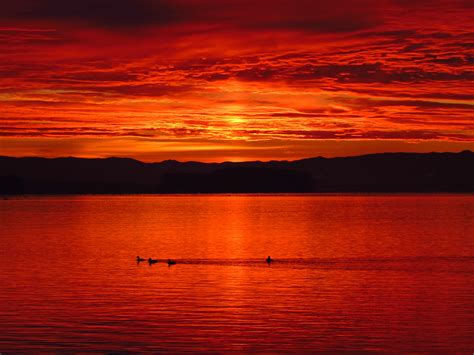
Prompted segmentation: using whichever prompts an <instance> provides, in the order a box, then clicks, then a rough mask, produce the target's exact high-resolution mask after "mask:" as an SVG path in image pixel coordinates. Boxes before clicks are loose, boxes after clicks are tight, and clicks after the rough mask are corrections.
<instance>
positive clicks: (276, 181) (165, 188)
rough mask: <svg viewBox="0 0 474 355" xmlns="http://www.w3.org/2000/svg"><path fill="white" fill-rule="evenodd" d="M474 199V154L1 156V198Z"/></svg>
mask: <svg viewBox="0 0 474 355" xmlns="http://www.w3.org/2000/svg"><path fill="white" fill-rule="evenodd" d="M245 192H250V193H259V192H262V193H271V192H301V193H304V192H474V153H473V152H471V151H462V152H459V153H436V152H433V153H377V154H366V155H359V156H348V157H336V158H325V157H314V158H305V159H300V160H294V161H287V160H281V161H280V160H273V161H268V162H262V161H247V162H222V163H202V162H196V161H188V162H179V161H176V160H165V161H162V162H155V163H145V162H141V161H139V160H136V159H133V158H119V157H110V158H75V157H61V158H42V157H20V158H18V157H7V156H0V194H109V193H110V194H119V193H245Z"/></svg>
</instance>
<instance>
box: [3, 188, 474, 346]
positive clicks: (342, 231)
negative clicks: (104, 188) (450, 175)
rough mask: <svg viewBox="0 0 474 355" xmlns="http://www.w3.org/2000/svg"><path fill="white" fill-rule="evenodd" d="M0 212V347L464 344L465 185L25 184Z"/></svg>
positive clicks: (471, 202)
mask: <svg viewBox="0 0 474 355" xmlns="http://www.w3.org/2000/svg"><path fill="white" fill-rule="evenodd" d="M0 222H1V229H0V253H1V266H0V272H1V273H0V285H1V290H0V352H2V353H3V352H8V351H20V352H21V351H38V350H43V351H63V350H72V351H88V350H94V351H111V352H112V351H147V350H148V351H166V350H168V351H178V352H182V351H207V352H223V351H247V352H250V351H263V352H272V351H277V350H281V351H285V352H300V351H304V350H306V351H314V350H322V351H324V350H386V351H420V352H424V351H429V352H433V351H443V352H467V353H472V352H473V351H474V297H473V294H474V195H397V196H382V195H377V196H364V195H352V196H350V195H349V196H348V195H313V196H297V195H294V196H292V195H277V196H255V195H254V196H251V195H243V196H242V195H241V196H232V195H231V196H218V195H216V196H117V197H108V196H81V197H71V196H69V197H28V198H22V199H9V200H1V201H0ZM137 255H140V256H142V257H144V258H148V257H154V258H158V259H160V261H164V260H166V259H168V258H173V259H174V260H176V261H177V265H174V266H171V267H168V265H167V264H166V263H164V262H159V263H157V264H154V265H152V266H149V265H148V264H147V263H146V262H145V263H140V264H139V265H137V264H136V263H135V257H136V256H137ZM268 255H271V256H272V258H274V259H275V262H273V263H272V264H271V265H267V263H266V262H265V258H266V257H267V256H268Z"/></svg>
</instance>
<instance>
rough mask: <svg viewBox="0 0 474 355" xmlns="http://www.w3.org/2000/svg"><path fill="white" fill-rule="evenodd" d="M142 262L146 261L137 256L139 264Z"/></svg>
mask: <svg viewBox="0 0 474 355" xmlns="http://www.w3.org/2000/svg"><path fill="white" fill-rule="evenodd" d="M142 261H145V259H143V258H140V257H139V256H137V263H141V262H142Z"/></svg>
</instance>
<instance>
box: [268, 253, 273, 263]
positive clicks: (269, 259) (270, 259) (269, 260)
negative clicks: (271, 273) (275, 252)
mask: <svg viewBox="0 0 474 355" xmlns="http://www.w3.org/2000/svg"><path fill="white" fill-rule="evenodd" d="M272 261H273V259H272V258H270V255H269V256H268V257H267V263H269V264H270V263H271V262H272Z"/></svg>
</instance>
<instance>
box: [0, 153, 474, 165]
mask: <svg viewBox="0 0 474 355" xmlns="http://www.w3.org/2000/svg"><path fill="white" fill-rule="evenodd" d="M461 153H470V154H473V153H474V152H473V151H472V150H470V149H463V150H460V151H457V152H452V151H431V152H403V151H397V152H378V153H368V154H357V155H344V156H334V157H326V156H321V155H320V156H312V157H307V158H300V159H294V160H286V159H282V160H276V159H271V160H242V161H229V160H224V161H219V162H203V161H197V160H186V161H180V160H176V159H165V160H161V161H150V162H146V161H142V160H139V159H137V158H132V157H124V156H108V157H81V156H57V157H43V156H31V155H25V156H8V155H0V158H13V159H49V160H54V159H87V160H108V159H123V160H134V161H136V162H139V163H142V164H162V163H166V162H176V163H181V164H186V163H198V164H226V163H231V164H239V163H272V162H289V163H291V162H297V161H302V160H309V159H343V158H356V157H365V156H371V155H384V154H410V155H414V154H424V155H429V154H461Z"/></svg>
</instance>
